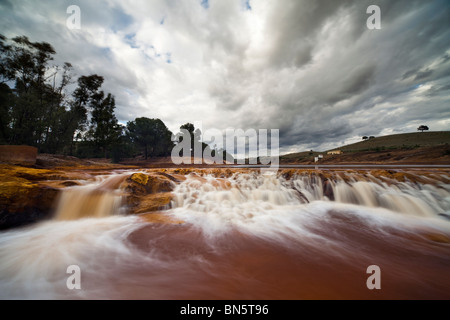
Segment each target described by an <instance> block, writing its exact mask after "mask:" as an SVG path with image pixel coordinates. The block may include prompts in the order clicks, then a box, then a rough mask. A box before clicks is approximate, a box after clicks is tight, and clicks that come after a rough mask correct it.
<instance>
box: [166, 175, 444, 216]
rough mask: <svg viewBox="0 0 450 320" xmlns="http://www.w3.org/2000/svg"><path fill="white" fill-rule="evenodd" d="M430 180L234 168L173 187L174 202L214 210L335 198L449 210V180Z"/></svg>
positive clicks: (422, 212)
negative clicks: (235, 171) (329, 176)
mask: <svg viewBox="0 0 450 320" xmlns="http://www.w3.org/2000/svg"><path fill="white" fill-rule="evenodd" d="M432 182H433V183H429V184H426V185H425V184H420V183H415V182H398V181H395V182H394V181H389V183H387V182H386V181H385V179H382V178H378V177H374V176H369V178H367V177H365V176H362V175H360V174H358V173H346V176H345V179H343V178H342V177H340V176H336V177H334V178H333V179H326V180H325V181H323V179H321V178H320V177H319V176H317V175H301V174H300V175H295V176H293V177H291V178H290V179H286V178H283V177H282V176H276V175H274V174H257V173H250V174H243V173H239V174H235V175H233V176H232V177H230V178H216V177H213V176H205V177H202V178H201V179H199V177H198V176H195V175H191V176H189V177H188V179H187V180H185V181H184V182H182V183H181V184H179V185H178V186H177V188H176V189H175V190H174V194H175V197H174V202H173V207H175V208H181V207H183V208H185V209H194V210H195V211H203V212H211V211H212V212H214V211H221V210H222V209H223V208H236V207H244V208H241V209H243V210H244V211H245V208H248V209H249V210H252V208H255V207H258V206H263V207H264V208H266V209H267V208H274V207H276V206H289V205H299V204H305V203H311V202H313V201H335V202H337V203H347V204H355V205H361V206H366V207H372V208H377V207H381V208H385V209H389V210H392V211H394V212H398V213H404V214H409V215H417V216H429V217H435V216H438V215H439V214H440V213H444V212H448V211H449V210H450V192H449V190H448V186H447V185H445V184H444V183H442V182H439V180H436V181H432Z"/></svg>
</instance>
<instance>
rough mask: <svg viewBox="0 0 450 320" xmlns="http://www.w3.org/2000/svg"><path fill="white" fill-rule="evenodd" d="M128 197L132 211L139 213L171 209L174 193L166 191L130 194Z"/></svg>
mask: <svg viewBox="0 0 450 320" xmlns="http://www.w3.org/2000/svg"><path fill="white" fill-rule="evenodd" d="M127 199H128V204H129V205H130V206H131V208H130V211H131V212H130V213H133V214H138V213H147V212H154V211H160V210H167V209H169V208H170V203H171V201H172V199H173V195H172V194H171V193H170V192H164V193H156V194H149V195H146V196H142V197H136V196H129V197H128V198H127Z"/></svg>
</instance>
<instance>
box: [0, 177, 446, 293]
mask: <svg viewBox="0 0 450 320" xmlns="http://www.w3.org/2000/svg"><path fill="white" fill-rule="evenodd" d="M129 174H130V173H121V174H115V175H111V176H104V177H101V178H98V179H97V180H96V181H94V182H92V183H88V184H86V185H84V186H81V187H80V186H77V187H71V188H68V189H67V190H65V192H64V193H63V195H62V197H61V199H60V200H59V201H60V202H59V207H58V211H57V214H56V215H55V219H54V220H52V221H46V222H42V223H39V224H36V225H33V226H30V227H26V228H21V229H16V230H10V231H6V232H2V233H0V298H2V299H11V298H13V299H14V298H20V299H22V298H25V299H54V298H63V299H74V298H75V299H77V298H83V299H380V298H382V299H405V298H406V299H408V298H410V299H435V298H441V299H448V298H450V291H449V290H448V289H449V288H450V277H449V274H450V272H449V271H450V220H449V219H448V214H449V212H450V186H449V185H448V184H446V183H443V182H439V181H448V177H447V176H446V177H435V178H436V179H433V178H428V180H427V181H426V182H424V183H412V182H398V181H393V180H390V179H388V178H380V177H373V176H371V175H370V174H366V175H364V176H363V175H361V174H356V173H347V174H344V175H341V176H336V178H335V179H328V180H324V179H321V178H319V176H317V175H306V174H305V175H297V176H293V177H290V178H289V179H287V178H283V177H282V176H276V175H271V174H265V175H263V174H258V173H255V172H250V173H248V174H246V173H237V174H235V175H233V176H232V177H229V178H217V177H213V176H198V175H190V176H188V177H187V179H186V180H184V181H182V182H180V183H178V184H177V185H176V187H175V189H174V191H173V194H174V199H173V202H172V206H171V209H169V210H166V211H164V212H163V214H165V215H168V216H170V217H173V218H175V219H174V220H176V221H180V220H181V221H184V223H182V224H171V223H150V222H145V221H144V220H142V219H140V218H139V217H138V216H126V215H123V213H124V208H123V206H122V205H121V204H122V203H123V201H122V200H123V199H122V195H121V192H120V185H121V182H122V181H123V180H124V178H125V177H126V176H127V175H129ZM440 178H442V179H440ZM445 179H447V180H445ZM446 215H447V216H446ZM70 265H77V266H79V268H80V270H81V289H79V290H77V289H74V290H70V289H68V288H67V285H66V281H67V279H68V277H69V276H70V274H68V273H67V267H68V266H70ZM370 265H377V266H379V267H380V270H381V289H380V290H369V289H368V288H367V286H366V280H367V278H368V277H369V276H370V274H368V273H367V272H366V270H367V267H368V266H370Z"/></svg>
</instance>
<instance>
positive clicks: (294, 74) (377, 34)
mask: <svg viewBox="0 0 450 320" xmlns="http://www.w3.org/2000/svg"><path fill="white" fill-rule="evenodd" d="M70 4H72V2H71V1H58V2H54V1H39V2H36V1H25V0H17V1H14V2H8V1H0V6H1V8H2V12H1V13H0V18H1V22H0V28H1V30H2V33H5V35H7V36H14V35H22V34H24V35H28V36H29V37H30V38H31V39H32V40H33V41H48V42H50V43H52V45H54V47H55V49H56V51H57V52H58V56H57V57H56V59H55V62H58V63H60V62H62V61H69V62H72V63H73V64H74V65H75V66H76V68H77V70H76V71H77V72H78V74H88V73H98V74H101V75H103V76H105V85H104V86H105V88H104V89H105V91H109V92H112V93H113V94H114V95H115V96H116V101H117V115H118V118H119V120H121V121H122V122H123V123H125V122H126V121H129V120H133V119H134V118H135V117H137V116H148V117H151V118H154V117H159V118H161V119H162V120H163V121H164V122H165V123H166V124H167V125H168V126H169V127H170V129H171V130H176V129H177V128H179V126H180V125H181V124H183V123H186V122H188V121H189V122H194V121H203V124H204V126H205V128H217V129H220V130H223V129H225V128H227V127H234V128H242V129H248V128H254V129H263V128H265V129H271V128H273V129H280V145H281V147H282V150H289V151H302V149H307V150H309V149H326V148H328V149H329V148H334V147H336V146H339V145H341V144H342V143H344V142H354V141H359V140H360V137H361V135H368V134H370V135H380V134H388V133H392V132H408V131H415V130H416V128H417V125H418V124H422V122H424V121H425V122H426V124H427V125H429V126H430V128H431V129H432V130H448V129H449V128H450V115H449V111H448V105H449V96H450V92H449V85H450V19H448V17H449V16H450V2H448V1H445V0H436V1H422V0H395V1H393V0H341V1H337V0H328V1H326V0H314V1H313V0H284V1H278V0H266V1H263V0H261V1H252V2H251V3H250V2H248V1H242V0H233V1H229V0H224V1H221V0H216V1H208V2H204V3H203V6H202V3H201V2H200V1H198V0H190V1H164V0H154V1H149V2H142V1H130V2H126V3H125V2H119V1H114V0H110V1H78V5H79V6H80V8H81V12H82V29H81V30H79V31H76V32H75V31H71V30H68V29H67V28H66V27H65V20H66V18H67V13H66V12H65V9H66V8H67V6H68V5H70ZM206 4H207V5H206ZM369 5H378V6H379V7H380V9H381V30H369V29H368V28H367V26H366V21H367V18H368V17H369V14H367V13H366V10H367V7H368V6H369ZM162 21H164V23H161V22H162ZM168 56H170V63H169V62H168V58H167V57H168Z"/></svg>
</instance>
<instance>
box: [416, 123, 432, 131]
mask: <svg viewBox="0 0 450 320" xmlns="http://www.w3.org/2000/svg"><path fill="white" fill-rule="evenodd" d="M428 130H430V128H428V127H427V126H425V125H421V126H420V127H418V128H417V131H422V132H424V131H428Z"/></svg>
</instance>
